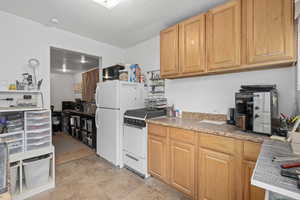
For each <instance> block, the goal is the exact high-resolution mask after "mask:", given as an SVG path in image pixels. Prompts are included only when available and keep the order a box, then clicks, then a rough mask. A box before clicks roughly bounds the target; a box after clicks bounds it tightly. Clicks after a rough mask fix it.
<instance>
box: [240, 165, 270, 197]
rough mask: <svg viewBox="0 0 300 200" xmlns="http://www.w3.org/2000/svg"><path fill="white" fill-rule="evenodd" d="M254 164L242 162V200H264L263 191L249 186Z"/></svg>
mask: <svg viewBox="0 0 300 200" xmlns="http://www.w3.org/2000/svg"><path fill="white" fill-rule="evenodd" d="M254 168H255V163H254V162H250V161H244V178H245V180H244V200H264V199H265V191H264V190H263V189H261V188H258V187H255V186H251V177H252V174H253V171H254Z"/></svg>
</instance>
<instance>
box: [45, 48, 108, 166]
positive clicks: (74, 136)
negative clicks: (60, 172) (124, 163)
mask: <svg viewBox="0 0 300 200" xmlns="http://www.w3.org/2000/svg"><path fill="white" fill-rule="evenodd" d="M101 64H102V59H101V57H99V56H94V55H89V54H86V53H82V52H76V51H71V50H67V49H61V48H56V47H50V68H51V73H50V77H51V80H50V88H51V89H50V96H51V111H52V133H53V144H54V146H55V150H56V151H55V152H56V153H55V154H56V164H63V163H65V162H69V161H72V160H76V159H80V158H83V157H86V156H89V155H92V154H95V151H96V141H97V139H96V133H97V131H96V126H95V111H96V104H95V91H96V87H97V83H98V82H99V78H100V73H99V71H100V68H101Z"/></svg>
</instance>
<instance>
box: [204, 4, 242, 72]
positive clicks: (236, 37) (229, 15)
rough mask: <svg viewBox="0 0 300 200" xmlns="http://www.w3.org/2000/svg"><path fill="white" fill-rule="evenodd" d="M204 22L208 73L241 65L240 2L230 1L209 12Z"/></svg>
mask: <svg viewBox="0 0 300 200" xmlns="http://www.w3.org/2000/svg"><path fill="white" fill-rule="evenodd" d="M206 18H207V20H206V27H207V28H206V31H207V34H206V39H207V56H208V57H207V62H208V63H207V67H208V71H218V70H222V69H226V68H234V67H239V66H240V64H241V34H242V30H241V2H240V1H239V0H235V1H230V2H228V3H225V4H223V5H221V6H218V7H216V8H214V9H212V10H210V11H209V12H208V14H207V17H206Z"/></svg>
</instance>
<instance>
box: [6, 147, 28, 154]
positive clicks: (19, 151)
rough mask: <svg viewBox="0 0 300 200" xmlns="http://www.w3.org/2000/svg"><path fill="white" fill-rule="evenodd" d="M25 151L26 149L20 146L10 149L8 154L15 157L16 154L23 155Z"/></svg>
mask: <svg viewBox="0 0 300 200" xmlns="http://www.w3.org/2000/svg"><path fill="white" fill-rule="evenodd" d="M23 151H24V147H23V146H19V147H14V148H11V149H8V153H9V155H13V154H16V153H22V152H23Z"/></svg>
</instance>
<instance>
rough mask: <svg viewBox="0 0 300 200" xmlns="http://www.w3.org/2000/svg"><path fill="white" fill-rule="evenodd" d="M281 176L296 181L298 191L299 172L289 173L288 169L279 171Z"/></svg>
mask: <svg viewBox="0 0 300 200" xmlns="http://www.w3.org/2000/svg"><path fill="white" fill-rule="evenodd" d="M280 174H281V176H284V177H288V178H292V179H295V180H297V187H298V188H299V189H300V173H299V171H291V170H288V169H281V171H280Z"/></svg>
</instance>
